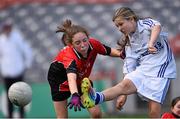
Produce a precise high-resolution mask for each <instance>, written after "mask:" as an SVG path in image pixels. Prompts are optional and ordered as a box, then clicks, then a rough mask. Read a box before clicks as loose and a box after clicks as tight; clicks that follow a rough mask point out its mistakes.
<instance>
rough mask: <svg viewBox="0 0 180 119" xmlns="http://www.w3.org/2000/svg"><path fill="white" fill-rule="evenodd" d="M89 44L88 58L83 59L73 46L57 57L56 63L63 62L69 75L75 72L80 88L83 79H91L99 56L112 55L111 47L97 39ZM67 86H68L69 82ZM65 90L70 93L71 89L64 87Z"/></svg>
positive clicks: (67, 47)
mask: <svg viewBox="0 0 180 119" xmlns="http://www.w3.org/2000/svg"><path fill="white" fill-rule="evenodd" d="M89 43H90V44H89V49H88V56H87V58H83V57H82V55H81V54H80V53H78V52H77V50H76V49H74V48H73V47H72V46H66V47H64V48H63V49H62V50H61V51H60V52H59V53H58V55H57V56H56V57H55V61H58V62H61V63H62V64H63V65H64V67H65V68H66V71H67V73H70V72H71V73H72V72H73V73H76V74H77V85H78V86H80V84H81V81H82V79H83V78H85V77H89V75H90V73H91V70H92V67H93V64H94V62H95V59H96V57H97V54H102V55H110V53H111V48H110V47H107V46H105V45H103V44H101V43H100V42H99V41H97V40H95V39H92V38H90V39H89ZM66 85H68V83H67V82H66ZM65 88H66V89H65ZM60 90H62V89H60ZM63 90H66V91H69V88H68V89H67V87H63Z"/></svg>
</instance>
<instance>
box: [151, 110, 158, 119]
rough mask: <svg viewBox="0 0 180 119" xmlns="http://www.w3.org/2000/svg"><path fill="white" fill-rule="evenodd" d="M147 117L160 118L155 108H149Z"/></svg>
mask: <svg viewBox="0 0 180 119" xmlns="http://www.w3.org/2000/svg"><path fill="white" fill-rule="evenodd" d="M149 117H150V118H160V112H159V111H157V110H150V111H149Z"/></svg>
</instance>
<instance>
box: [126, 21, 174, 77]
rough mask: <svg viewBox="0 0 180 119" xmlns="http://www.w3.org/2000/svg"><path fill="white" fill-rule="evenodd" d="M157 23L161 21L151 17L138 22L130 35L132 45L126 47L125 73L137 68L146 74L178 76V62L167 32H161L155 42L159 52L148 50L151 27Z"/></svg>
mask: <svg viewBox="0 0 180 119" xmlns="http://www.w3.org/2000/svg"><path fill="white" fill-rule="evenodd" d="M155 25H160V23H159V22H158V21H155V20H153V19H150V18H147V19H143V20H139V21H138V22H137V28H136V31H135V33H133V34H132V35H129V40H130V46H126V47H125V49H126V58H125V62H124V73H129V72H131V71H134V70H137V71H138V72H141V73H143V74H144V75H146V76H152V77H159V78H163V77H165V78H176V64H175V60H174V56H173V54H172V51H171V49H170V46H169V45H168V40H167V33H165V32H161V33H160V35H159V37H158V39H157V41H156V43H155V47H156V49H157V51H158V52H157V53H156V54H149V52H148V41H149V39H150V35H151V29H152V27H153V26H155Z"/></svg>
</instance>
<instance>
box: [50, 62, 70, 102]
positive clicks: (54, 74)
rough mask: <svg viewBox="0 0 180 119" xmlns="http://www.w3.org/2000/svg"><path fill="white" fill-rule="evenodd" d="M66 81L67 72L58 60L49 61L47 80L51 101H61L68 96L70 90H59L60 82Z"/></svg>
mask: <svg viewBox="0 0 180 119" xmlns="http://www.w3.org/2000/svg"><path fill="white" fill-rule="evenodd" d="M65 81H67V73H66V69H65V68H64V65H63V64H62V63H59V62H53V63H51V65H50V67H49V71H48V82H49V85H50V88H51V96H52V100H53V101H63V100H66V99H68V98H69V97H70V95H71V93H70V91H60V90H59V88H60V84H62V83H63V82H65Z"/></svg>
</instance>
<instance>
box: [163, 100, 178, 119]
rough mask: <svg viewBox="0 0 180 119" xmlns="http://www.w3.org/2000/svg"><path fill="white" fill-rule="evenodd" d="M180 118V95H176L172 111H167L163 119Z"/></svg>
mask: <svg viewBox="0 0 180 119" xmlns="http://www.w3.org/2000/svg"><path fill="white" fill-rule="evenodd" d="M177 118H180V97H176V98H174V99H173V100H172V103H171V112H166V113H164V114H163V115H162V117H161V119H177Z"/></svg>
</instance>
